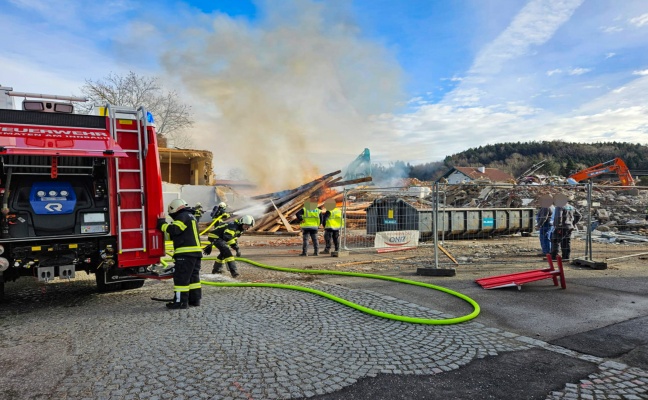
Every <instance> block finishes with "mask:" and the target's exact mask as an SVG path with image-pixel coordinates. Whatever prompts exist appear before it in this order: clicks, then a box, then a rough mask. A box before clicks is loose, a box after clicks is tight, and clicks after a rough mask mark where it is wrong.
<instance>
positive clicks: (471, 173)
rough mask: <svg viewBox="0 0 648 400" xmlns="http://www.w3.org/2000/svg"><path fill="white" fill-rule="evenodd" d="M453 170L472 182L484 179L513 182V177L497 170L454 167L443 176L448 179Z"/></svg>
mask: <svg viewBox="0 0 648 400" xmlns="http://www.w3.org/2000/svg"><path fill="white" fill-rule="evenodd" d="M480 169H483V171H484V172H481V171H480ZM455 170H456V171H459V172H461V173H462V174H464V175H466V176H467V177H468V178H470V179H472V180H477V179H482V178H485V179H489V180H491V181H492V182H507V181H511V180H513V181H515V178H514V177H513V175H511V174H509V173H508V172H504V171H502V170H500V169H497V168H482V167H454V168H452V169H451V170H450V171H448V172H447V173H446V174H445V175H443V176H444V177H448V176H450V174H452V173H453V172H454V171H455Z"/></svg>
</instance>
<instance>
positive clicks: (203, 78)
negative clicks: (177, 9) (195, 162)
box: [161, 0, 403, 191]
mask: <svg viewBox="0 0 648 400" xmlns="http://www.w3.org/2000/svg"><path fill="white" fill-rule="evenodd" d="M336 5H338V6H339V5H342V3H338V2H335V1H332V2H316V1H311V0H290V1H281V2H272V5H271V6H270V4H265V3H264V4H259V7H260V8H259V15H261V18H259V22H255V23H254V24H253V23H251V22H249V21H247V20H243V19H234V18H231V17H229V16H227V15H222V14H218V15H215V16H213V18H211V19H210V21H209V25H207V26H202V27H200V26H199V27H193V28H191V29H188V30H185V31H183V32H182V33H181V34H180V35H176V36H175V38H174V40H173V41H171V42H170V43H167V44H166V45H165V52H164V54H163V55H162V56H161V60H162V65H163V66H164V69H165V70H166V73H167V74H169V75H170V76H174V77H177V78H179V79H180V80H181V82H182V84H183V86H184V87H185V89H186V91H187V92H188V93H189V94H191V96H192V97H193V98H195V99H200V100H201V101H202V102H203V103H206V104H207V105H209V107H205V108H203V109H202V110H203V111H202V112H201V113H200V114H199V115H196V117H197V118H196V119H197V121H196V122H197V123H196V126H195V129H194V130H193V131H192V132H191V134H192V136H193V138H194V142H195V143H196V147H198V148H205V149H207V150H210V151H213V152H214V163H215V164H216V170H217V171H227V170H229V169H234V168H241V169H243V170H244V171H245V173H246V175H247V177H248V178H249V179H250V180H252V181H253V182H255V183H257V184H258V185H259V187H260V188H261V189H266V190H272V191H274V190H280V189H285V188H289V187H294V186H298V185H300V184H302V183H305V182H307V181H309V180H312V179H314V178H315V177H317V176H319V175H322V174H325V173H329V172H333V171H335V170H338V169H344V168H345V167H346V165H347V164H349V163H350V162H351V161H353V160H354V159H355V157H356V156H357V155H358V154H360V153H361V152H362V150H363V149H364V148H365V147H369V148H371V147H372V146H371V144H372V143H371V135H372V132H373V130H374V128H373V124H372V122H371V121H372V116H374V115H378V114H380V113H389V112H392V111H394V108H395V106H396V104H398V103H399V102H400V101H401V100H402V98H403V91H402V86H401V70H400V67H399V66H398V64H397V62H396V61H395V58H394V57H393V55H391V54H390V52H389V51H388V50H387V49H386V48H385V47H384V46H382V45H380V44H379V43H376V42H373V41H370V40H367V39H364V38H362V36H361V32H360V31H359V29H358V27H357V26H356V25H354V24H353V22H352V21H351V19H350V18H349V15H347V13H345V11H344V8H343V7H337V6H336ZM203 20H204V16H203V18H196V23H199V22H200V21H203ZM194 108H195V110H196V111H200V110H201V108H200V107H194ZM204 110H209V112H205V111H204ZM205 114H207V115H205ZM219 177H220V178H221V179H222V178H227V177H226V176H222V175H220V176H219Z"/></svg>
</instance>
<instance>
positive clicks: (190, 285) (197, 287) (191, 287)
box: [189, 282, 202, 290]
mask: <svg viewBox="0 0 648 400" xmlns="http://www.w3.org/2000/svg"><path fill="white" fill-rule="evenodd" d="M200 288H202V286H200V282H196V283H190V284H189V290H193V289H200Z"/></svg>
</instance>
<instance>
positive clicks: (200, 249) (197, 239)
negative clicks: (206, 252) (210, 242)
mask: <svg viewBox="0 0 648 400" xmlns="http://www.w3.org/2000/svg"><path fill="white" fill-rule="evenodd" d="M197 224H198V222H197V221H193V220H192V221H191V227H192V228H193V233H194V238H195V239H196V247H198V251H200V252H201V253H202V247H200V236H199V233H198V226H197Z"/></svg>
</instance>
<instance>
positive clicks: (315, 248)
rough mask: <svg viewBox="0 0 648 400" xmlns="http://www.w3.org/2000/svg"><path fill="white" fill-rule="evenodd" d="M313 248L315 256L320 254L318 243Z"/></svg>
mask: <svg viewBox="0 0 648 400" xmlns="http://www.w3.org/2000/svg"><path fill="white" fill-rule="evenodd" d="M313 250H314V252H313V255H314V256H317V255H319V251H318V247H317V243H315V246H313Z"/></svg>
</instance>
